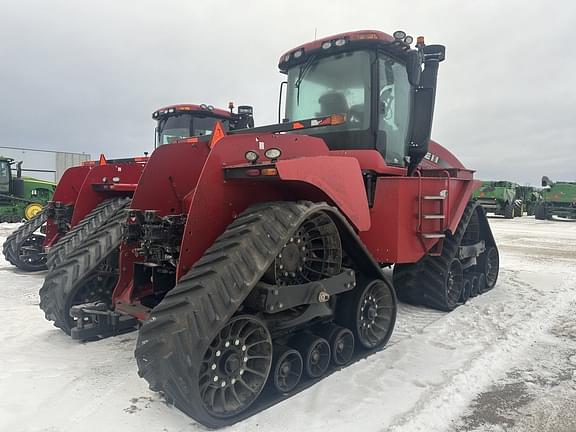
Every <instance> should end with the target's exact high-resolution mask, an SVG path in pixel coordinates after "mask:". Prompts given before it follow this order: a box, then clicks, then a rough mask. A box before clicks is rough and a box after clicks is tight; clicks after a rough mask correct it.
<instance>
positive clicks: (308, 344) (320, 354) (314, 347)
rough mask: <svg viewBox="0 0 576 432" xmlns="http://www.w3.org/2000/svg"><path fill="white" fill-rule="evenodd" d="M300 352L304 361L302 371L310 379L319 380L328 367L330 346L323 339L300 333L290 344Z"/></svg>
mask: <svg viewBox="0 0 576 432" xmlns="http://www.w3.org/2000/svg"><path fill="white" fill-rule="evenodd" d="M291 345H293V346H294V347H295V348H297V349H298V351H300V353H301V354H302V359H303V361H304V370H305V371H306V375H308V377H310V378H319V377H321V376H322V375H324V374H325V373H326V371H327V370H328V366H329V365H330V358H331V353H330V344H329V343H328V341H327V340H326V339H324V338H321V337H318V336H315V335H313V334H309V333H301V334H299V335H297V336H296V338H295V339H293V343H292V344H291Z"/></svg>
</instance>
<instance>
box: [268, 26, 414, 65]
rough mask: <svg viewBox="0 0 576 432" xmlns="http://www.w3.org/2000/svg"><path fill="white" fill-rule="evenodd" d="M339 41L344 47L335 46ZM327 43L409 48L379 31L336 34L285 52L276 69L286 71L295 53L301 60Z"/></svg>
mask: <svg viewBox="0 0 576 432" xmlns="http://www.w3.org/2000/svg"><path fill="white" fill-rule="evenodd" d="M339 40H343V41H345V42H344V45H338V44H336V42H337V41H339ZM327 42H329V43H331V44H332V45H335V47H343V46H345V45H347V44H348V43H349V42H368V43H372V44H377V45H378V44H379V45H391V44H398V45H399V46H400V47H402V49H405V47H407V48H409V45H407V44H404V43H403V42H402V41H399V40H397V39H394V37H393V36H391V35H389V34H388V33H384V32H381V31H379V30H357V31H351V32H346V33H338V34H335V35H332V36H326V37H323V38H320V39H318V40H315V41H312V42H307V43H305V44H302V45H299V46H297V47H296V48H293V49H291V50H290V51H287V52H285V53H284V54H282V56H281V57H280V59H279V60H278V67H279V68H280V70H281V71H286V69H287V66H288V65H289V63H291V61H290V60H291V59H292V60H293V59H294V54H295V53H297V52H299V51H302V54H303V55H302V54H301V55H299V58H302V59H303V58H304V57H306V54H307V53H310V52H312V51H316V50H320V49H322V46H323V45H324V44H325V43H327ZM338 43H342V42H338ZM298 63H299V62H298Z"/></svg>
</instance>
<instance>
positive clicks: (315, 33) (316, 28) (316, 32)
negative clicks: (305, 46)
mask: <svg viewBox="0 0 576 432" xmlns="http://www.w3.org/2000/svg"><path fill="white" fill-rule="evenodd" d="M317 34H318V27H314V40H316V35H317Z"/></svg>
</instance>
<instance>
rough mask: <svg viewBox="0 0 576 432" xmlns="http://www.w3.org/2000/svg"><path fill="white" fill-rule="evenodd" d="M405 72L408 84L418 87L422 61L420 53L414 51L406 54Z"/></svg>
mask: <svg viewBox="0 0 576 432" xmlns="http://www.w3.org/2000/svg"><path fill="white" fill-rule="evenodd" d="M406 72H407V73H408V82H409V83H410V85H412V86H414V87H417V86H419V85H420V77H421V75H422V59H421V57H420V53H419V52H418V51H416V50H411V51H409V52H408V56H407V58H406Z"/></svg>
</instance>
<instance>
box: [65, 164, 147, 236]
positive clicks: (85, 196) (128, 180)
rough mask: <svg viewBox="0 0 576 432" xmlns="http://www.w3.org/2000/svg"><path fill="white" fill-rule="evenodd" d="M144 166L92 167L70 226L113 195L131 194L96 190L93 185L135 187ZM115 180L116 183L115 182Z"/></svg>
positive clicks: (115, 165) (111, 165)
mask: <svg viewBox="0 0 576 432" xmlns="http://www.w3.org/2000/svg"><path fill="white" fill-rule="evenodd" d="M143 169H144V164H142V163H125V164H124V163H122V164H107V165H97V166H95V167H93V168H92V169H91V170H90V172H89V173H88V175H87V176H86V178H85V179H84V183H83V184H82V188H81V189H80V193H79V194H78V199H77V200H76V205H75V206H74V213H73V215H72V226H74V225H76V224H78V222H80V221H81V220H82V219H84V218H85V217H86V215H87V214H88V213H90V212H91V211H92V210H93V209H94V208H95V207H96V206H97V205H98V204H100V203H101V202H102V201H104V200H105V199H107V198H111V197H112V196H114V195H118V196H125V195H131V192H126V191H123V192H116V191H105V190H97V189H96V188H95V185H102V184H108V185H112V184H113V183H120V184H125V185H135V184H137V183H138V180H139V179H140V175H141V174H142V170H143ZM116 180H117V181H116Z"/></svg>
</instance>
